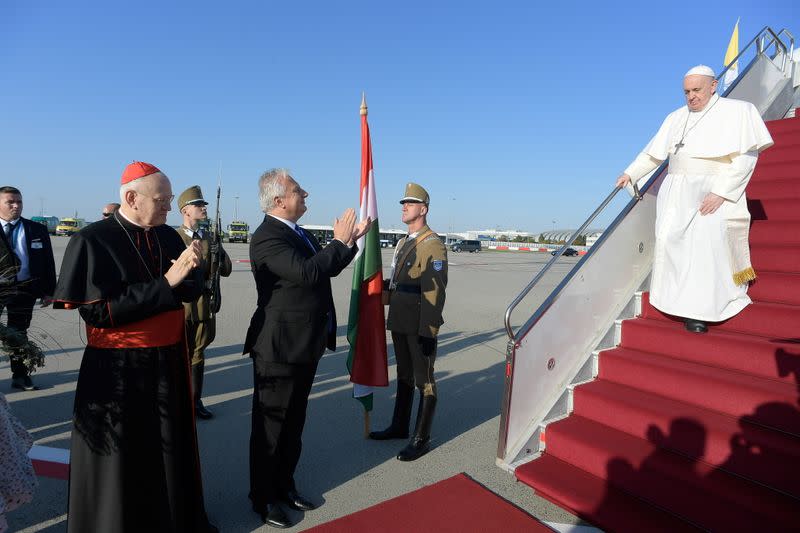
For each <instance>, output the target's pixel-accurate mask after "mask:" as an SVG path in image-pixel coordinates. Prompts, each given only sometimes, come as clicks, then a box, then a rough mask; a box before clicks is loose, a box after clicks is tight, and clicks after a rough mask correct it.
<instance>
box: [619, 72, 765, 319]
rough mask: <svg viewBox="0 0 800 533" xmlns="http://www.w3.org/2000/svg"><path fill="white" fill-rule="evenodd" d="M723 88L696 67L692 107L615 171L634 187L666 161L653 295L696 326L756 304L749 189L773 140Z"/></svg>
mask: <svg viewBox="0 0 800 533" xmlns="http://www.w3.org/2000/svg"><path fill="white" fill-rule="evenodd" d="M716 88H717V81H716V79H715V76H714V71H713V70H711V68H709V67H707V66H704V65H700V66H697V67H694V68H692V69H691V70H689V72H687V73H686V75H685V76H684V79H683V92H684V94H685V95H686V104H687V105H686V106H684V107H681V108H680V109H677V110H675V111H673V112H672V113H670V114H669V115H668V116H667V118H666V119H665V120H664V123H663V124H662V125H661V128H659V130H658V133H656V135H655V137H653V138H652V139H651V140H650V143H649V144H648V145H647V146H646V147H645V149H644V150H643V151H642V152H641V153H640V154H639V155H638V156H637V157H636V159H635V160H634V161H633V163H631V164H630V166H628V168H627V169H625V171H624V173H623V174H622V175H621V176H620V177H619V178H618V179H617V186H620V187H622V186H627V187H628V188H629V189H630V188H631V185H632V184H635V183H636V182H637V181H639V180H640V179H642V178H643V177H644V176H646V175H648V174H649V173H650V172H652V171H653V170H654V169H655V168H656V167H658V166H659V165H660V164H661V163H662V162H663V161H664V160H665V159H669V170H668V173H667V176H666V178H665V179H664V182H663V183H662V185H661V187H660V190H659V191H658V200H657V203H656V228H655V235H656V244H655V257H654V260H653V273H652V276H651V283H650V303H652V304H653V306H655V307H656V308H657V309H659V310H660V311H662V312H664V313H667V314H670V315H673V316H679V317H683V318H685V319H686V329H688V330H689V331H693V332H697V333H702V332H705V331H707V326H706V324H705V322H719V321H722V320H727V319H728V318H730V317H732V316H734V315H736V314H737V313H738V312H739V311H741V310H742V309H744V308H745V307H746V306H747V305H748V304H750V303H751V301H750V298H749V297H748V296H747V287H748V284H749V282H750V281H752V280H754V279H755V277H756V273H755V271H754V270H753V267H752V265H751V264H750V246H749V243H748V232H749V229H750V213H749V212H748V210H747V199H746V197H745V194H744V190H745V187H747V182H748V181H749V180H750V176H751V175H752V174H753V169H754V168H755V165H756V161H757V159H758V153H759V152H760V151H762V150H764V149H766V148H769V147H770V146H772V144H773V142H772V137H770V135H769V132H768V131H767V128H766V126H765V125H764V121H763V120H762V119H761V116H760V115H759V113H758V111H757V110H756V108H755V106H753V104H751V103H749V102H744V101H741V100H733V99H728V98H720V97H719V95H717V94H716Z"/></svg>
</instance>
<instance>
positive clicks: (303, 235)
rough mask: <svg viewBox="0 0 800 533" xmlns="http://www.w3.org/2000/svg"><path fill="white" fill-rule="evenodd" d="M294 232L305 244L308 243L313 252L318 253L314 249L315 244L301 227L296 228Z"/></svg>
mask: <svg viewBox="0 0 800 533" xmlns="http://www.w3.org/2000/svg"><path fill="white" fill-rule="evenodd" d="M294 232H295V233H297V235H299V236H300V238H301V239H303V242H304V243H306V244H307V245H308V247H309V248H311V251H312V252H314V253H317V249H316V248H314V245H313V244H311V241H310V240H309V239H308V237H306V233H305V232H304V231H303V229H302V228H301V227H300V226H295V227H294Z"/></svg>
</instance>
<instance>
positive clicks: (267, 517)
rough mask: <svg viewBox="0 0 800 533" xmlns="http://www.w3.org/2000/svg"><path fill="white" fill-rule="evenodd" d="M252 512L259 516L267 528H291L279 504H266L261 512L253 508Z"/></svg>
mask: <svg viewBox="0 0 800 533" xmlns="http://www.w3.org/2000/svg"><path fill="white" fill-rule="evenodd" d="M253 510H254V511H255V512H257V513H258V514H260V515H261V520H263V521H264V523H265V524H267V525H268V526H272V527H277V528H280V529H286V528H289V527H292V522H291V521H290V520H289V517H288V516H286V511H284V510H283V507H281V506H280V504H277V503H268V504H267V507H266V508H265V509H263V510H259V509H256V507H255V506H253Z"/></svg>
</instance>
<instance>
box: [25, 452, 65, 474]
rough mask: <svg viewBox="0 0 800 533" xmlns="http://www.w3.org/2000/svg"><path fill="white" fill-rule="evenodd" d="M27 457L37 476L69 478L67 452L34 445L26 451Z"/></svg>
mask: <svg viewBox="0 0 800 533" xmlns="http://www.w3.org/2000/svg"><path fill="white" fill-rule="evenodd" d="M28 457H29V458H30V460H31V463H33V470H34V471H35V472H36V475H37V476H43V477H52V478H55V479H67V478H69V450H65V449H64V448H51V447H50V446H36V445H34V446H32V447H31V449H30V450H29V451H28Z"/></svg>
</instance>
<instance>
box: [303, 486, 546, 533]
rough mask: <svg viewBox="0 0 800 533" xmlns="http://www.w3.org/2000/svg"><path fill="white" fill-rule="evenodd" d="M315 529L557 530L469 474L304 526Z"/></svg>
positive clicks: (398, 532)
mask: <svg viewBox="0 0 800 533" xmlns="http://www.w3.org/2000/svg"><path fill="white" fill-rule="evenodd" d="M306 531H308V532H313V533H360V532H367V531H369V532H372V531H380V532H381V533H406V532H409V531H436V532H437V533H448V532H452V533H472V532H476V533H478V532H486V533H489V532H492V533H493V532H495V531H503V532H504V533H513V532H516V531H519V532H526V533H535V532H537V531H543V532H548V533H553V530H552V529H550V528H549V527H547V526H546V525H544V524H542V523H541V522H539V521H538V520H536V519H535V518H533V517H532V516H530V515H529V514H527V513H525V512H524V511H522V510H520V509H518V508H517V507H515V506H514V505H512V504H510V503H508V502H507V501H505V500H504V499H502V498H500V497H499V496H497V495H496V494H494V493H493V492H491V491H490V490H488V489H486V488H485V487H483V486H482V485H480V484H479V483H477V482H475V481H473V480H472V479H470V478H469V477H468V476H467V475H465V474H458V475H456V476H453V477H451V478H447V479H445V480H443V481H439V482H438V483H434V484H433V485H428V486H427V487H423V488H421V489H418V490H415V491H413V492H409V493H408V494H403V495H402V496H398V497H397V498H392V499H391V500H387V501H385V502H383V503H379V504H378V505H374V506H372V507H368V508H367V509H364V510H362V511H358V512H357V513H353V514H351V515H347V516H343V517H342V518H338V519H336V520H333V521H331V522H328V523H327V524H322V525H319V526H316V527H313V528H311V529H308V530H306Z"/></svg>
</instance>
